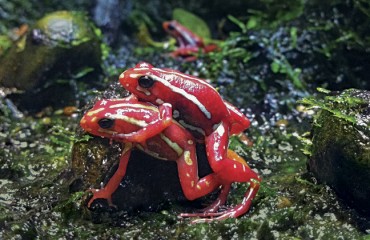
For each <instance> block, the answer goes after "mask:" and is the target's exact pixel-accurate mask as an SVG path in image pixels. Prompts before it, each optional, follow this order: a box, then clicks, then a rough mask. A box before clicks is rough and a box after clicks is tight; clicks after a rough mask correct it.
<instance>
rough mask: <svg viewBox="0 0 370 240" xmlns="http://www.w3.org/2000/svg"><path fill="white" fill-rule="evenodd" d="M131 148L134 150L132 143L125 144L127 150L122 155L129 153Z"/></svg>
mask: <svg viewBox="0 0 370 240" xmlns="http://www.w3.org/2000/svg"><path fill="white" fill-rule="evenodd" d="M131 148H132V143H130V142H128V143H125V148H124V149H123V150H122V155H124V154H125V153H127V152H128V151H129V150H130V149H131Z"/></svg>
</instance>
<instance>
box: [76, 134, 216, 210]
mask: <svg viewBox="0 0 370 240" xmlns="http://www.w3.org/2000/svg"><path fill="white" fill-rule="evenodd" d="M198 148H199V149H198V150H199V151H198V166H199V168H200V169H199V174H200V175H201V176H204V175H206V174H207V173H209V172H210V167H209V165H208V162H207V158H206V156H205V154H204V152H205V151H204V149H203V146H199V147H198ZM120 151H121V144H119V143H113V144H111V143H110V142H109V140H107V139H103V138H99V137H96V138H92V139H90V140H89V141H86V142H78V143H76V144H75V145H74V147H73V150H72V171H73V173H74V180H73V182H72V183H71V185H70V191H71V192H75V191H85V190H88V189H89V188H101V183H103V184H104V185H105V184H106V182H107V181H108V180H109V179H110V177H111V176H112V174H113V173H114V172H115V171H116V168H117V165H118V160H119V156H120ZM202 153H203V154H202ZM199 156H200V157H199ZM185 200H186V199H185V197H184V195H183V193H182V189H181V185H180V182H179V178H178V175H177V167H176V163H175V162H172V161H162V160H158V159H155V158H153V157H151V156H149V155H147V154H145V153H143V152H141V151H138V150H136V151H133V152H132V154H131V157H130V161H129V164H128V167H127V172H126V176H125V177H124V179H123V180H122V182H121V186H120V187H119V188H118V189H117V190H116V192H115V193H114V194H113V196H112V201H113V204H115V205H116V206H117V208H118V209H119V210H124V211H128V212H131V211H134V210H139V209H140V210H154V211H155V210H158V209H160V208H161V207H162V206H164V204H166V203H168V202H170V201H185ZM95 202H96V204H95ZM94 205H101V206H102V207H104V206H105V205H106V203H103V202H99V201H94V204H93V205H92V207H94ZM94 208H96V209H95V210H98V209H99V206H97V207H94Z"/></svg>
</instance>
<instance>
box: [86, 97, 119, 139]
mask: <svg viewBox="0 0 370 240" xmlns="http://www.w3.org/2000/svg"><path fill="white" fill-rule="evenodd" d="M111 103H112V102H111V101H110V100H106V99H103V100H100V101H98V102H96V103H95V105H94V106H93V108H91V109H90V110H89V111H87V112H86V113H85V115H84V116H83V117H82V119H81V121H80V126H81V127H82V128H83V129H84V130H85V131H86V132H88V133H90V134H92V135H95V136H100V137H112V135H114V134H115V133H116V131H115V119H114V110H113V109H111V108H109V106H110V105H111Z"/></svg>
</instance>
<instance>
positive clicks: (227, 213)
mask: <svg viewBox="0 0 370 240" xmlns="http://www.w3.org/2000/svg"><path fill="white" fill-rule="evenodd" d="M259 180H260V179H258V180H256V179H251V182H250V184H251V185H250V187H249V190H248V191H247V192H246V193H245V195H244V198H243V201H242V203H240V204H238V205H236V206H235V207H232V208H229V209H227V210H224V211H221V212H203V213H191V214H181V216H182V217H199V219H195V220H192V221H191V223H208V222H213V221H220V220H225V219H228V218H237V217H239V216H242V215H244V214H245V213H246V212H248V210H249V208H250V206H251V204H252V200H253V199H254V197H255V196H256V194H257V192H258V189H259V186H260V182H259Z"/></svg>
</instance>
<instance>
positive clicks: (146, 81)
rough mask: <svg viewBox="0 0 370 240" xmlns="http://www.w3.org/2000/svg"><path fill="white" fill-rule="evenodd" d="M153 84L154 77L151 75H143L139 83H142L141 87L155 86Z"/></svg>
mask: <svg viewBox="0 0 370 240" xmlns="http://www.w3.org/2000/svg"><path fill="white" fill-rule="evenodd" d="M153 84H154V80H153V78H151V77H149V76H141V77H139V85H140V87H143V88H150V87H151V86H153Z"/></svg>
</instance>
